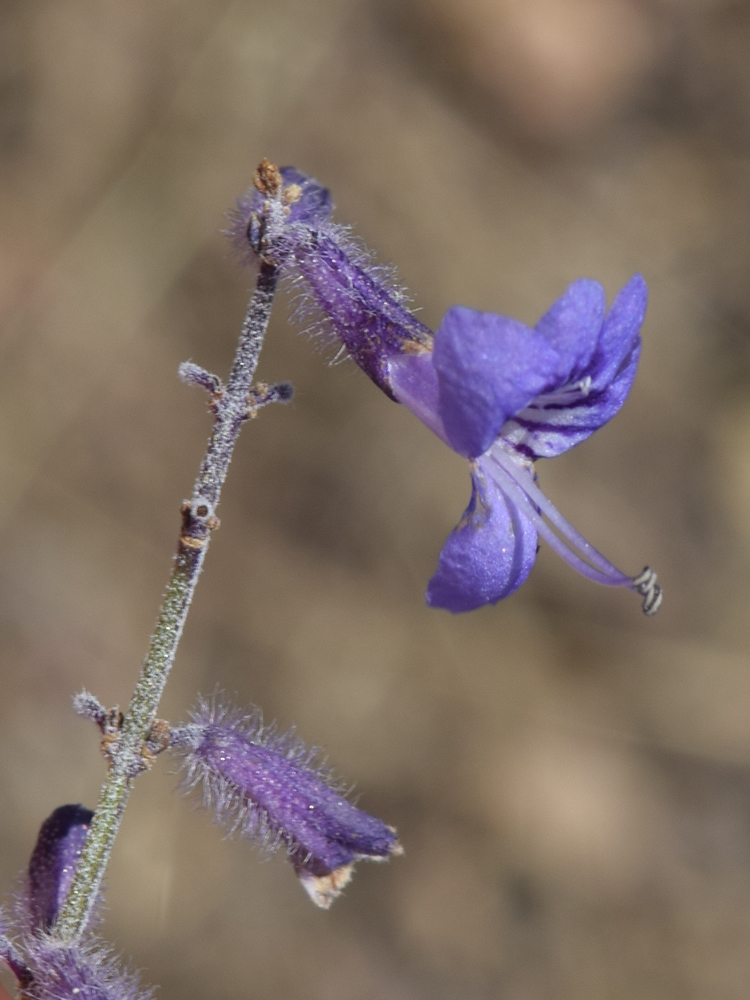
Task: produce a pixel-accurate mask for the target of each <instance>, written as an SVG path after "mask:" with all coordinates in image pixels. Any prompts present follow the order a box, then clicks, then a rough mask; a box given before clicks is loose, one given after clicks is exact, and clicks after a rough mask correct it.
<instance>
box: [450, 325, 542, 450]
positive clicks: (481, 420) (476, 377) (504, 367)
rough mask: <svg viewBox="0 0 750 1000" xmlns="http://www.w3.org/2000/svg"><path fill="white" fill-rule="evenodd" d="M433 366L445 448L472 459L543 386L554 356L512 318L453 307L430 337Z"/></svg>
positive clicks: (534, 334) (531, 333)
mask: <svg viewBox="0 0 750 1000" xmlns="http://www.w3.org/2000/svg"><path fill="white" fill-rule="evenodd" d="M433 364H434V365H435V370H436V371H437V374H438V384H439V386H440V403H439V408H438V410H439V415H440V417H441V419H442V421H443V425H444V427H445V431H446V434H447V436H448V440H449V441H450V444H451V447H453V448H454V449H455V450H456V451H457V452H459V454H461V455H466V456H467V457H469V458H476V457H477V456H478V455H481V454H482V453H483V452H485V451H486V450H487V449H488V448H489V446H490V445H491V444H492V442H493V441H494V440H495V438H496V437H497V435H498V433H499V432H500V428H501V427H502V426H503V424H504V423H505V422H506V420H507V419H508V418H509V417H511V416H513V414H514V413H517V412H518V411H519V410H520V409H522V408H523V407H524V406H526V405H527V404H528V403H529V402H531V400H532V399H533V398H534V397H535V396H536V395H538V394H539V393H540V392H541V391H542V390H543V389H544V388H545V386H547V385H549V383H550V380H551V379H552V378H553V377H554V375H555V372H556V371H557V369H558V366H559V364H560V355H559V354H558V352H557V351H556V350H555V349H554V347H552V346H551V345H550V344H549V343H548V341H547V339H546V338H545V337H543V336H542V335H541V334H540V333H535V332H534V331H533V330H530V329H529V328H528V327H526V326H524V324H523V323H519V322H518V321H517V320H514V319H509V318H508V317H506V316H498V315H496V314H495V313H482V312H477V311H476V310H474V309H466V308H464V307H463V306H453V308H451V309H449V310H448V312H447V313H446V314H445V316H444V317H443V321H442V323H441V324H440V329H439V330H438V332H437V333H436V335H435V348H434V351H433Z"/></svg>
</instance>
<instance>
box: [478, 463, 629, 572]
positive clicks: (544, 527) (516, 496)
mask: <svg viewBox="0 0 750 1000" xmlns="http://www.w3.org/2000/svg"><path fill="white" fill-rule="evenodd" d="M491 475H492V478H493V479H494V480H495V482H496V483H497V485H498V486H499V487H500V489H501V490H502V491H503V493H504V494H505V495H506V496H507V497H508V499H509V500H511V501H512V502H513V503H514V504H515V505H516V507H518V509H519V510H520V511H521V513H522V514H523V515H524V516H525V517H527V518H528V519H529V520H530V521H531V523H532V524H533V525H534V527H535V528H536V530H537V531H538V532H539V535H540V536H541V537H542V538H543V539H544V541H545V542H546V543H547V544H548V545H549V547H550V548H551V549H553V550H554V551H555V552H557V554H558V555H559V556H560V557H561V558H562V559H564V560H565V562H566V563H568V565H570V566H572V567H573V569H575V570H578V572H579V573H581V574H582V575H583V576H587V577H588V578H589V580H593V581H594V582H595V583H601V584H604V586H606V587H629V586H631V585H632V580H631V579H630V577H627V576H625V574H624V573H620V571H619V570H616V569H615V567H612V568H613V570H614V571H615V572H614V573H603V572H601V570H599V569H596V568H595V567H593V566H592V565H591V564H590V563H588V562H586V561H585V559H583V558H582V557H581V556H580V555H579V554H578V553H577V552H575V551H574V550H573V549H572V548H570V547H569V546H568V545H566V543H565V541H563V539H562V538H559V537H558V536H557V535H556V534H555V532H554V531H553V530H552V528H551V527H550V525H549V524H547V522H546V521H545V520H544V519H543V518H542V516H541V514H540V513H539V511H538V510H537V508H536V507H535V506H534V504H533V503H532V502H531V501H530V500H529V498H528V496H527V495H526V493H524V491H523V490H522V489H521V487H520V486H519V485H518V484H517V483H516V482H515V481H514V480H513V479H511V477H510V476H509V475H508V474H507V472H506V471H505V469H503V468H502V467H501V466H499V467H498V468H497V469H494V470H492V472H491Z"/></svg>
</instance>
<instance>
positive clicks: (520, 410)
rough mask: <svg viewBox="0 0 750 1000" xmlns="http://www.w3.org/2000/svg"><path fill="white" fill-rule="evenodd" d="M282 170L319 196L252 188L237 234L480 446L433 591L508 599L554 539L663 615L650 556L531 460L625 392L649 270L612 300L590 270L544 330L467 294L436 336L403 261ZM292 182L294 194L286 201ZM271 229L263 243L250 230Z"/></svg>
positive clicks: (400, 383)
mask: <svg viewBox="0 0 750 1000" xmlns="http://www.w3.org/2000/svg"><path fill="white" fill-rule="evenodd" d="M281 176H282V177H283V178H284V181H283V184H286V183H287V178H288V179H289V183H290V184H292V183H293V185H294V187H295V190H296V191H305V192H306V197H307V198H308V199H309V205H310V208H308V207H307V204H308V202H306V203H305V205H304V207H302V208H300V209H298V210H297V212H296V214H295V213H294V211H293V210H290V209H287V210H285V211H279V210H275V211H274V210H271V209H270V208H269V207H268V206H269V204H270V201H269V199H266V201H265V202H262V200H261V199H259V196H258V195H257V194H256V193H254V194H253V196H252V197H251V198H249V199H246V200H245V201H242V202H240V203H239V206H238V212H237V215H236V218H235V228H234V236H235V238H236V240H238V241H241V240H243V239H244V240H245V241H248V240H249V241H250V244H251V246H252V247H253V248H254V249H255V250H256V251H257V249H258V248H259V247H260V246H261V242H262V253H263V256H264V259H267V260H271V261H272V262H274V263H276V264H277V265H278V266H280V267H283V268H285V269H286V272H287V273H289V274H291V275H292V276H293V277H294V280H295V282H296V284H297V286H298V288H299V289H300V292H301V303H300V307H299V308H298V316H299V317H300V318H301V319H302V320H303V321H304V320H307V319H309V317H310V315H311V314H314V315H315V325H314V326H313V329H314V330H315V331H316V332H320V331H321V330H322V331H323V332H325V333H327V334H328V335H329V336H330V337H335V338H336V339H338V340H339V342H340V344H341V350H342V351H344V352H346V353H348V354H349V355H350V356H351V357H352V358H353V359H354V361H355V362H356V363H357V364H358V365H359V367H360V368H361V369H362V370H363V371H364V372H365V373H366V374H367V375H369V377H370V378H371V379H372V380H373V381H374V382H375V383H376V385H378V386H379V387H380V388H381V389H382V390H383V391H384V392H385V393H386V394H387V395H388V396H390V397H391V399H394V400H396V401H397V402H400V403H403V404H404V405H405V406H406V407H407V408H408V409H410V410H411V411H412V413H414V414H415V415H416V416H417V417H418V418H419V419H420V420H421V421H422V422H423V423H424V424H426V425H427V427H429V428H430V430H432V431H434V433H435V434H437V435H438V437H440V438H441V439H442V440H443V441H444V442H445V443H446V444H447V445H448V446H449V447H450V448H452V449H453V450H454V451H457V452H458V453H459V454H460V455H463V456H464V457H466V458H467V459H468V460H469V463H470V470H471V480H472V494H471V499H470V501H469V506H468V507H467V508H466V511H465V512H464V515H463V517H462V519H461V521H460V522H459V524H458V526H457V527H456V529H455V530H454V531H453V532H452V533H451V535H450V536H449V538H448V540H447V541H446V543H445V545H444V546H443V550H442V552H441V554H440V558H439V560H438V569H437V572H436V573H435V575H434V576H433V577H432V579H431V580H430V582H429V585H428V588H427V594H426V597H427V603H428V604H430V605H431V606H432V607H438V608H445V609H447V610H449V611H453V612H460V611H470V610H473V609H474V608H478V607H481V606H482V605H484V604H494V603H496V602H497V601H499V600H501V599H502V598H503V597H507V596H508V595H509V594H512V593H513V592H514V591H515V590H516V589H517V588H518V587H520V585H521V584H522V583H523V582H524V581H525V580H526V578H527V576H528V574H529V571H530V570H531V567H532V565H533V563H534V560H535V558H536V552H537V547H538V539H539V538H542V539H544V540H545V541H546V542H547V543H548V544H549V545H550V546H551V547H552V548H553V549H554V550H555V551H556V552H558V553H559V554H560V555H561V556H562V557H563V558H564V559H565V560H566V561H567V562H568V563H569V564H570V565H571V566H573V567H574V568H575V569H577V570H578V571H579V572H581V573H583V574H584V575H585V576H587V577H589V578H590V579H592V580H595V581H597V582H598V583H602V584H606V585H609V586H617V587H629V588H630V589H632V590H635V591H636V592H638V593H639V594H640V595H641V596H642V597H643V610H644V611H645V612H646V614H649V615H651V614H654V613H655V612H656V611H657V610H658V608H659V606H660V604H661V599H662V593H661V588H660V587H659V585H658V583H657V582H656V574H655V573H654V572H653V570H651V569H650V568H649V567H646V568H645V569H644V570H643V572H642V573H640V574H639V575H638V576H635V577H630V576H627V575H626V574H625V573H623V572H621V571H620V570H619V569H617V568H616V567H615V566H613V565H612V563H610V562H609V561H608V560H607V559H606V558H605V557H604V556H603V555H602V554H601V553H600V552H598V551H597V550H596V549H595V548H594V547H593V546H592V545H591V544H590V543H589V542H587V541H586V539H585V538H584V537H583V536H582V535H580V534H579V533H578V532H577V531H576V530H575V529H574V528H573V527H572V526H571V525H570V524H568V522H567V521H566V520H565V519H564V518H563V517H562V515H561V514H560V513H559V512H558V511H557V509H556V508H555V507H554V506H553V505H552V504H551V503H550V501H549V500H548V499H547V498H546V497H545V496H544V494H543V493H542V492H541V490H540V489H539V487H538V485H537V476H536V471H535V469H534V462H535V461H536V460H537V459H538V458H552V457H554V456H555V455H559V454H561V453H562V452H564V451H567V449H568V448H572V447H573V445H576V444H578V443H580V442H581V441H583V440H585V439H586V438H587V437H589V436H590V435H591V434H593V432H594V431H595V430H597V429H598V428H599V427H601V426H603V424H605V423H607V421H609V420H611V419H612V417H613V416H614V415H615V414H616V413H617V411H618V410H619V409H620V407H621V406H622V404H623V403H624V401H625V398H626V396H627V394H628V392H629V391H630V387H631V385H632V383H633V379H634V377H635V372H636V368H637V365H638V357H639V355H640V349H641V338H640V327H641V324H642V323H643V318H644V313H645V308H646V298H647V290H646V284H645V282H644V280H643V278H642V277H640V275H636V276H635V277H634V278H633V279H632V280H631V281H630V282H629V283H628V284H627V285H626V286H625V287H624V288H623V289H622V291H621V292H620V294H619V295H618V296H617V298H616V299H615V301H614V303H613V305H612V308H611V309H610V311H609V312H608V313H607V312H606V301H605V296H604V290H603V288H602V286H601V285H600V284H599V283H598V282H596V281H590V280H585V279H583V280H579V281H576V282H574V283H573V284H572V285H570V287H569V288H568V290H567V291H566V292H565V294H564V295H563V296H562V297H561V298H560V299H558V301H557V302H556V303H555V304H554V305H553V306H552V308H551V309H550V310H549V312H548V313H547V314H546V315H545V316H544V317H543V318H542V319H541V320H540V321H539V323H537V325H536V327H535V328H534V329H533V330H532V329H529V328H528V327H526V326H525V325H524V324H523V323H519V322H518V321H516V320H514V319H510V318H508V317H505V316H499V315H496V314H494V313H481V312H477V311H475V310H473V309H467V308H464V307H461V306H454V307H453V308H451V309H449V310H448V312H447V313H446V314H445V316H444V317H443V321H442V323H441V324H440V327H439V329H438V331H437V333H436V334H434V335H433V334H432V332H431V331H430V330H429V329H428V328H427V327H426V326H424V324H422V323H421V322H420V321H419V320H418V319H417V318H416V317H415V316H414V315H413V314H412V313H411V312H410V311H409V310H408V309H407V308H406V296H405V294H404V292H403V290H402V289H400V288H398V286H397V285H396V284H395V282H394V278H393V274H392V272H391V271H389V270H388V269H384V268H382V267H378V266H376V265H375V264H374V263H373V261H372V258H371V257H370V255H369V254H368V253H367V252H366V251H364V250H363V249H362V248H361V247H359V246H357V245H356V244H355V243H354V242H353V241H352V239H351V236H350V235H349V233H348V231H347V230H346V229H345V228H344V227H342V226H338V225H336V224H334V223H332V222H330V221H329V218H328V216H329V213H330V209H331V202H330V196H329V195H328V192H327V191H326V190H325V189H324V188H321V186H320V185H319V184H317V182H316V181H314V180H312V179H311V178H306V177H305V176H304V175H303V174H300V173H299V172H298V171H294V170H293V169H292V168H284V170H282V171H281ZM283 184H280V185H279V187H278V190H277V194H276V197H277V198H278V199H281V201H282V202H283V200H284V198H285V197H286V198H287V200H289V195H285V191H287V188H284V187H283ZM263 205H265V206H266V207H265V208H263V207H262V206H263ZM259 213H260V215H261V216H262V217H263V224H262V225H261V223H260V222H259V221H258V220H259V218H260V216H259ZM260 230H262V231H263V239H262V241H261V242H259V241H258V239H257V238H255V237H254V236H253V233H256V232H259V231H260Z"/></svg>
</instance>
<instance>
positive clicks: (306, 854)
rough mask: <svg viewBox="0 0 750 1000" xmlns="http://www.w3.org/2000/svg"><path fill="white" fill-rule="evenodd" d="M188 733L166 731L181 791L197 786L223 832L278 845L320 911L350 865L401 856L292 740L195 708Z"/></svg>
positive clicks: (390, 832)
mask: <svg viewBox="0 0 750 1000" xmlns="http://www.w3.org/2000/svg"><path fill="white" fill-rule="evenodd" d="M192 718H193V722H192V724H190V725H187V726H184V727H179V728H177V729H173V730H172V737H171V742H170V746H171V747H172V748H173V749H176V750H177V751H178V752H180V753H181V754H182V755H183V756H184V759H185V768H186V777H185V780H184V782H183V785H184V787H186V788H192V787H193V786H194V785H196V784H199V783H200V784H202V785H203V800H204V804H205V805H207V806H210V807H212V808H213V810H214V815H215V817H216V819H217V821H218V822H219V823H221V824H223V825H224V826H227V827H229V829H230V832H232V833H234V832H235V831H237V832H239V833H240V834H241V835H242V836H248V837H254V838H256V839H259V840H260V841H261V842H263V843H264V845H265V846H266V847H268V848H269V849H270V850H275V849H276V848H277V847H279V846H281V845H283V846H285V847H286V851H287V856H288V857H289V860H290V861H291V862H292V865H293V866H294V869H295V871H296V873H297V875H298V876H299V879H300V881H301V883H302V886H303V887H304V889H305V890H306V892H307V893H308V895H309V896H310V898H311V899H312V901H313V902H314V903H315V904H316V905H318V906H320V907H323V909H327V908H328V907H329V906H330V905H331V903H332V902H333V900H334V899H335V898H336V897H337V896H338V895H339V894H340V892H341V890H342V889H343V888H344V886H345V885H346V884H347V883H348V882H349V880H350V878H351V875H352V871H353V868H354V863H355V862H356V861H361V860H369V861H384V860H386V859H387V858H389V857H390V856H391V855H395V854H401V853H402V848H401V845H400V844H399V842H398V839H397V837H396V831H395V830H394V829H393V827H392V826H388V825H387V824H386V823H383V822H382V820H379V819H376V818H375V817H374V816H370V815H368V813H366V812H363V811H362V810H361V809H357V808H356V806H354V805H352V803H351V802H348V801H347V799H345V798H344V797H343V796H342V795H341V792H340V789H339V788H338V787H337V786H336V785H335V783H334V782H333V780H332V777H331V774H330V772H329V771H328V770H327V769H326V768H325V767H323V766H321V765H320V764H316V763H315V761H316V758H317V756H318V752H317V750H315V749H312V750H310V749H308V748H307V747H305V745H304V744H303V743H302V741H301V740H299V739H297V738H296V736H295V735H294V734H293V733H286V734H280V733H278V732H276V730H275V728H274V727H273V726H268V727H264V726H263V720H262V716H261V714H260V712H259V711H258V710H257V709H254V710H253V711H252V712H251V713H250V714H244V713H241V712H239V711H237V710H236V709H233V708H231V707H230V706H228V705H225V704H222V703H218V704H217V703H216V702H215V701H214V703H213V704H208V703H206V702H201V703H200V705H199V706H198V708H197V710H196V711H195V712H194V713H193V715H192Z"/></svg>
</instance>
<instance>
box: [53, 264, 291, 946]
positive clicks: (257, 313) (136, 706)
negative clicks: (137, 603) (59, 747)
mask: <svg viewBox="0 0 750 1000" xmlns="http://www.w3.org/2000/svg"><path fill="white" fill-rule="evenodd" d="M277 277H278V269H277V268H276V267H275V266H274V265H272V264H269V263H266V262H262V263H261V265H260V271H259V274H258V279H257V283H256V287H255V291H254V293H253V296H252V298H251V299H250V303H249V305H248V308H247V313H246V314H245V320H244V323H243V324H242V332H241V334H240V339H239V344H238V346H237V353H236V355H235V358H234V364H233V365H232V370H231V373H230V375H229V381H228V382H227V384H226V387H224V388H220V389H218V390H217V391H216V392H215V393H214V394H213V397H212V399H213V410H214V414H215V420H214V427H213V432H212V434H211V437H210V439H209V442H208V448H207V450H206V454H205V456H204V458H203V461H202V462H201V467H200V471H199V473H198V478H197V479H196V481H195V486H194V487H193V496H192V499H191V500H190V501H189V502H186V503H184V504H183V506H182V530H181V533H180V540H179V545H178V548H177V555H176V558H175V564H174V569H173V570H172V575H171V576H170V578H169V582H168V584H167V589H166V592H165V595H164V600H163V603H162V606H161V610H160V612H159V618H158V621H157V623H156V629H155V631H154V634H153V636H152V638H151V644H150V646H149V650H148V654H147V656H146V659H145V661H144V664H143V668H142V670H141V674H140V677H139V679H138V683H137V685H136V688H135V691H134V693H133V697H132V700H131V702H130V707H129V708H128V711H127V714H126V715H125V718H124V720H123V724H122V728H121V729H120V732H119V733H118V734H117V737H116V738H115V742H114V743H113V744H112V745H111V746H110V747H109V748H108V756H109V758H110V761H111V766H110V769H109V773H108V774H107V778H106V780H105V782H104V784H103V786H102V790H101V793H100V796H99V804H98V805H97V808H96V813H95V815H94V818H93V820H92V821H91V827H90V829H89V834H88V837H87V838H86V844H85V846H84V849H83V852H82V854H81V858H80V860H79V862H78V865H77V867H76V874H75V878H74V879H73V882H72V884H71V886H70V890H69V892H68V895H67V898H66V900H65V904H64V906H63V907H62V909H61V911H60V915H59V917H58V920H57V922H56V923H55V926H54V928H53V934H54V936H55V937H56V938H58V939H59V940H61V941H72V940H75V939H76V938H78V937H80V935H81V933H82V931H83V929H84V928H85V926H86V922H87V920H88V918H89V915H90V913H91V909H92V907H93V905H94V901H95V900H96V896H97V893H98V891H99V887H100V885H101V882H102V878H103V876H104V870H105V868H106V866H107V862H108V860H109V856H110V853H111V851H112V845H113V843H114V840H115V837H116V836H117V831H118V829H119V826H120V822H121V820H122V815H123V812H124V810H125V805H126V803H127V801H128V798H129V796H130V791H131V788H132V785H133V781H134V779H135V777H136V776H137V775H138V774H139V773H140V772H141V771H143V770H145V768H146V767H147V759H146V758H145V755H144V752H143V751H144V742H145V741H146V739H147V737H148V735H149V731H150V729H151V726H152V724H153V722H154V719H155V718H156V710H157V707H158V705H159V700H160V698H161V695H162V692H163V690H164V686H165V684H166V682H167V677H168V676H169V671H170V668H171V666H172V663H173V661H174V657H175V653H176V651H177V644H178V643H179V641H180V636H181V635H182V630H183V627H184V625H185V619H186V618H187V613H188V609H189V607H190V602H191V600H192V598H193V593H194V592H195V587H196V584H197V582H198V577H199V576H200V572H201V569H202V567H203V560H204V558H205V555H206V550H207V548H208V543H209V538H210V534H211V531H212V530H213V529H214V528H216V527H217V526H218V523H219V522H218V520H217V518H216V515H215V511H216V507H217V505H218V503H219V497H220V495H221V487H222V486H223V484H224V480H225V479H226V475H227V469H228V467H229V463H230V461H231V458H232V452H233V450H234V446H235V444H236V442H237V437H238V435H239V432H240V428H241V426H242V424H243V422H244V421H245V420H247V419H248V416H249V415H250V412H251V408H252V407H251V402H250V399H251V397H250V390H251V387H252V380H253V376H254V375H255V369H256V367H257V364H258V356H259V354H260V350H261V347H262V346H263V338H264V336H265V332H266V327H267V326H268V320H269V317H270V313H271V305H272V303H273V296H274V291H275V289H276V282H277Z"/></svg>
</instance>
